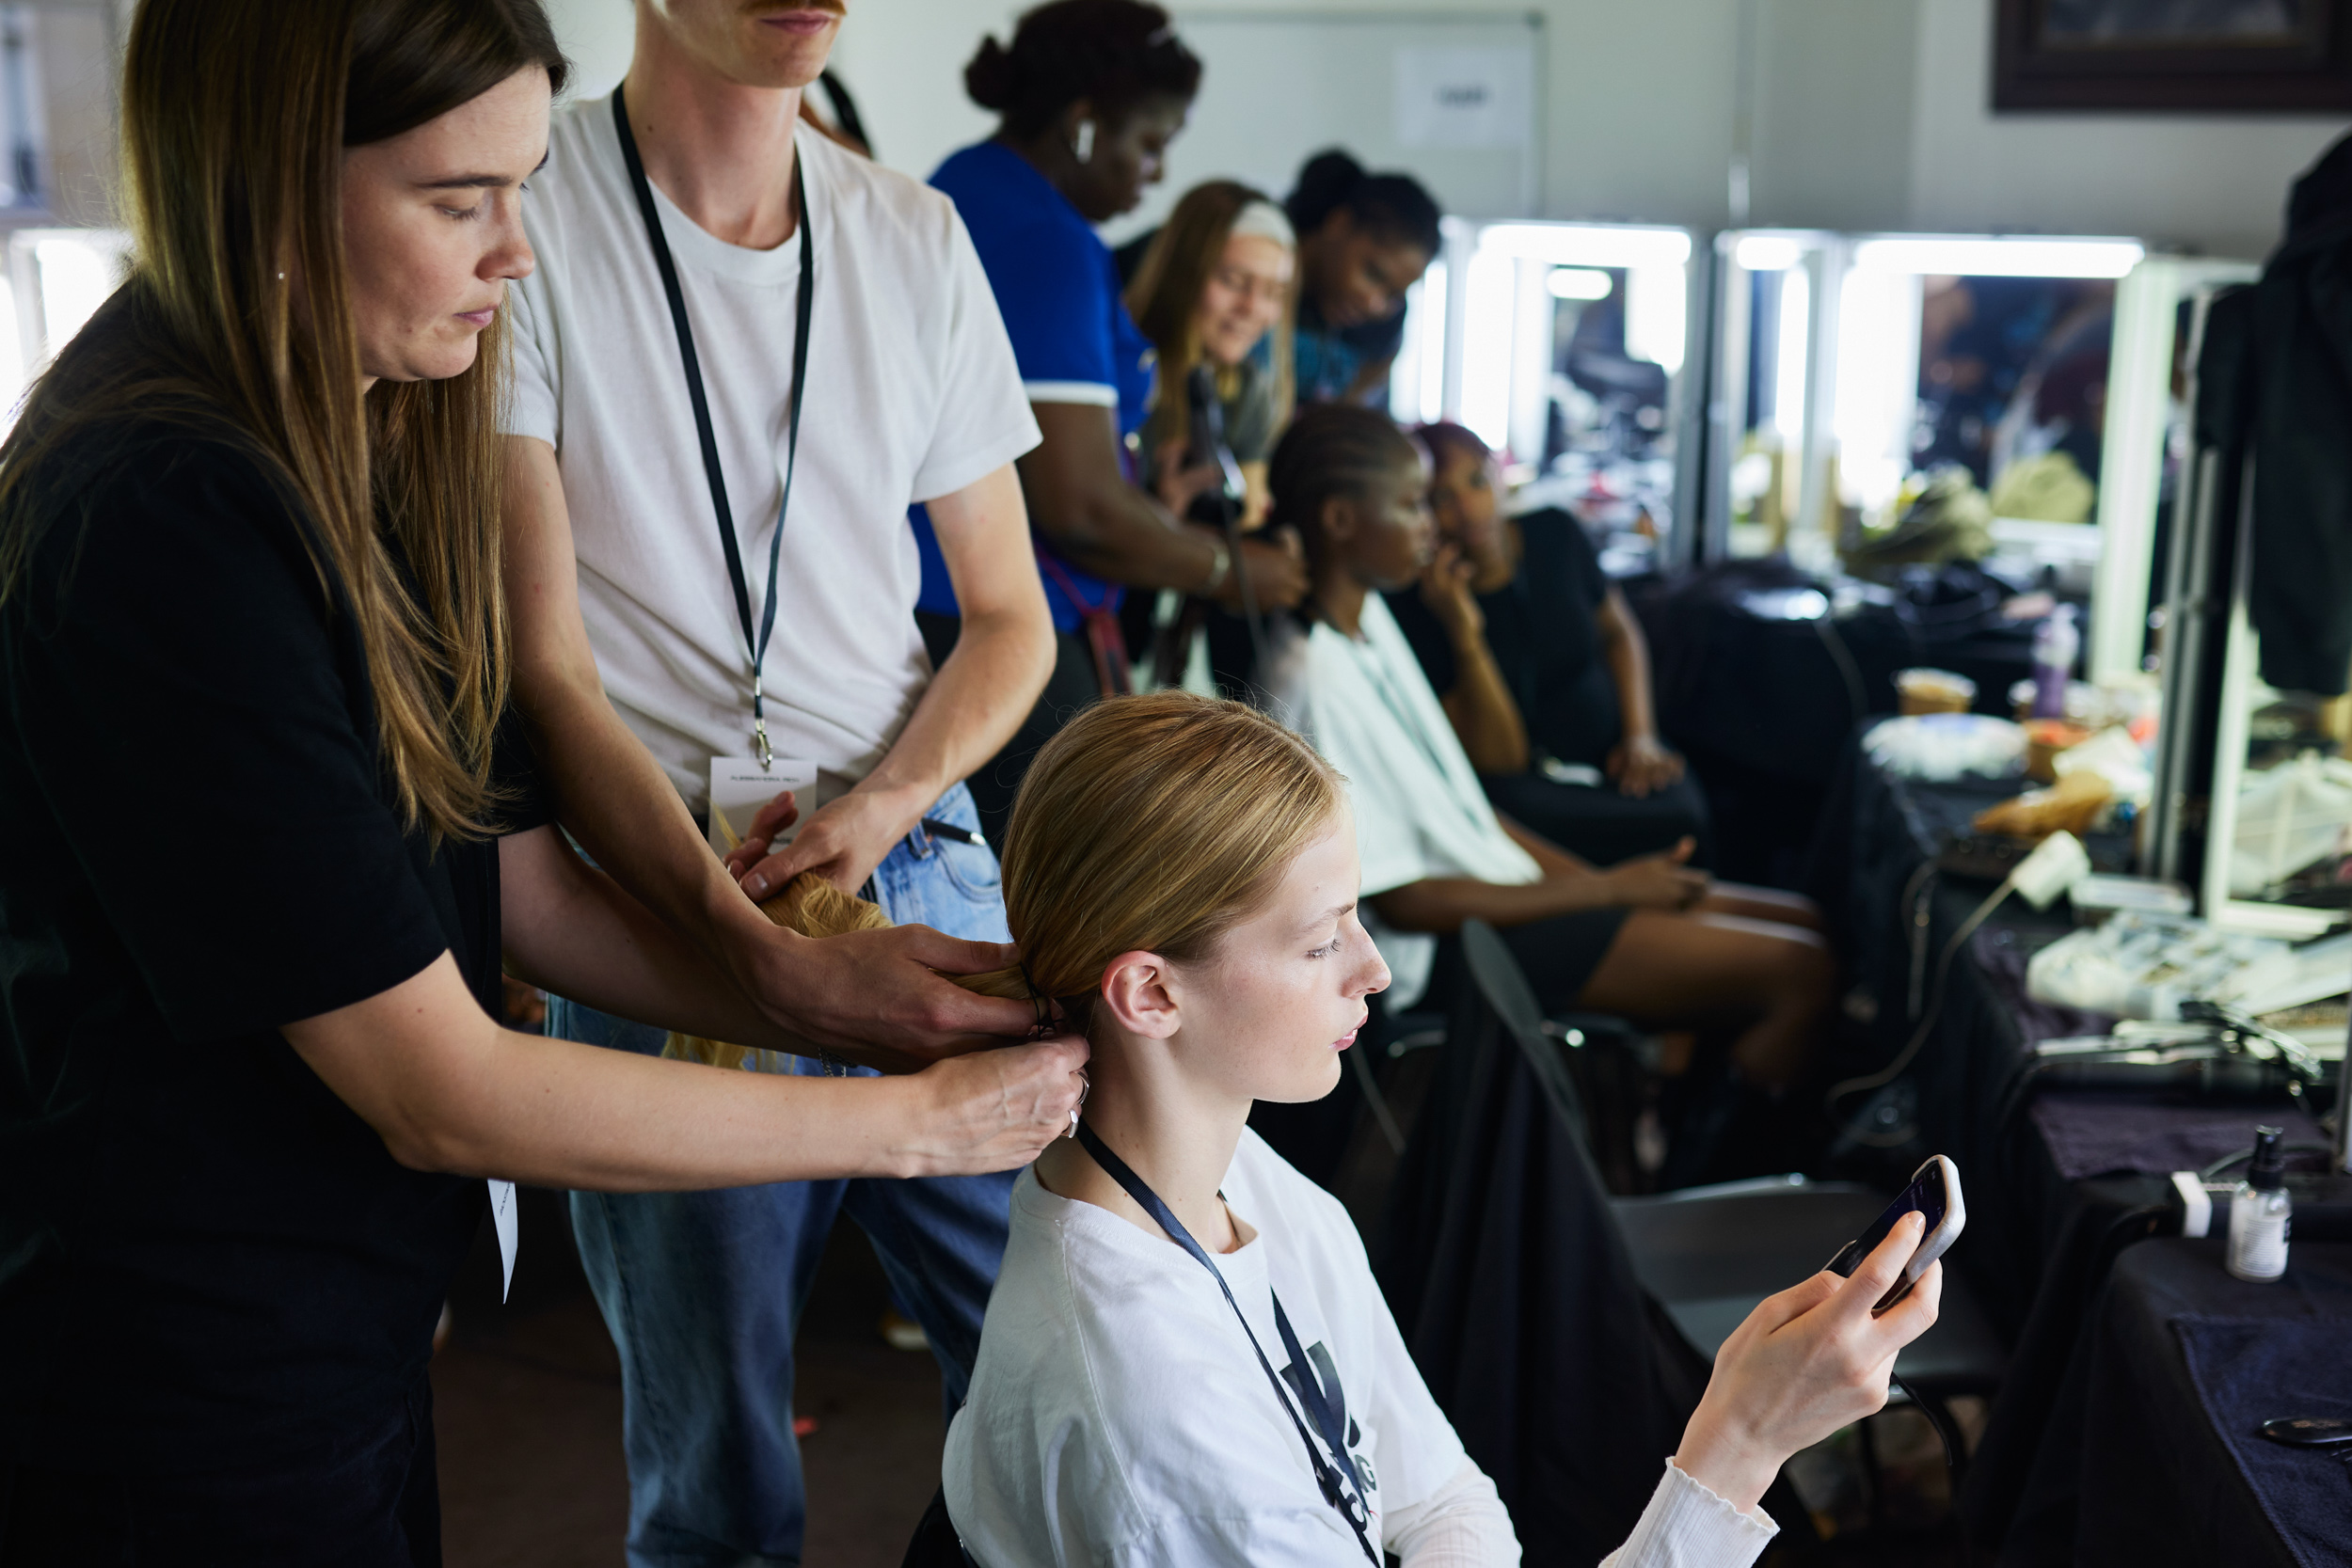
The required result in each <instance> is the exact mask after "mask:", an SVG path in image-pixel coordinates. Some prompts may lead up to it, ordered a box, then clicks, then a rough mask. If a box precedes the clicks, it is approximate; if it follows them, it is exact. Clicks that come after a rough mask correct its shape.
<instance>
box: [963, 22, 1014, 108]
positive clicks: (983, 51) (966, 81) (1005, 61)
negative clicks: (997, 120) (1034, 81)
mask: <svg viewBox="0 0 2352 1568" xmlns="http://www.w3.org/2000/svg"><path fill="white" fill-rule="evenodd" d="M1018 76H1019V70H1018V68H1017V67H1015V66H1014V64H1013V60H1012V51H1011V50H1009V49H1007V48H1006V47H1005V46H1004V45H1003V44H1001V43H998V42H997V41H996V40H995V39H994V38H993V37H991V38H984V39H982V40H980V51H979V53H978V54H977V55H973V56H972V62H971V63H970V64H969V65H967V66H965V67H964V68H963V90H964V91H965V92H966V93H969V94H970V95H971V98H972V102H973V103H977V104H978V105H979V106H980V107H981V108H983V109H986V110H988V111H989V112H990V113H992V114H1002V113H1003V112H1004V111H1005V109H1006V108H1007V107H1008V106H1009V104H1010V103H1012V101H1013V84H1014V82H1015V80H1016V79H1017V77H1018Z"/></svg>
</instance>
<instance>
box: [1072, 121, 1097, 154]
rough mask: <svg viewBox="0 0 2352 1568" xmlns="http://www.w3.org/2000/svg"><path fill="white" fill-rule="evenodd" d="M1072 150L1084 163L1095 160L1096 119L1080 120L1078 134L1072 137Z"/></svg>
mask: <svg viewBox="0 0 2352 1568" xmlns="http://www.w3.org/2000/svg"><path fill="white" fill-rule="evenodd" d="M1070 150H1071V151H1072V153H1073V154H1074V155H1075V156H1076V157H1077V160H1078V162H1080V163H1082V164H1090V163H1092V162H1094V121H1092V120H1090V119H1082V120H1080V121H1078V131H1077V135H1074V136H1073V137H1072V138H1071V143H1070Z"/></svg>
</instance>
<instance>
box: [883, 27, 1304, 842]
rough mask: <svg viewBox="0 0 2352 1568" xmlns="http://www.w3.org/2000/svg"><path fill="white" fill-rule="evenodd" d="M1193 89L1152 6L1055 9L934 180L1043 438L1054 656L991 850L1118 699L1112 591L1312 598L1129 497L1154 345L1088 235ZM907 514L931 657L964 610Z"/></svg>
mask: <svg viewBox="0 0 2352 1568" xmlns="http://www.w3.org/2000/svg"><path fill="white" fill-rule="evenodd" d="M964 87H965V88H966V90H968V91H969V92H970V93H971V95H972V100H973V102H974V103H977V104H979V105H980V106H981V107H982V108H984V109H990V110H993V111H994V112H995V113H996V114H998V115H999V116H1001V117H1002V122H1001V123H1000V124H999V125H998V127H997V130H996V134H995V135H993V136H991V137H990V138H989V139H988V140H986V141H984V142H980V143H978V144H977V145H976V146H972V147H967V148H965V149H963V150H961V151H960V152H957V153H955V154H954V155H953V156H951V157H949V158H948V159H947V161H946V163H944V164H942V165H940V166H939V169H938V171H937V172H936V173H934V174H933V175H932V176H931V183H932V184H933V185H935V186H937V187H938V188H939V189H941V190H943V191H945V192H946V193H947V194H948V195H949V196H950V197H952V198H954V199H955V203H956V207H957V209H958V211H959V212H961V214H962V216H963V221H964V226H965V228H967V229H968V230H970V231H971V234H972V243H973V245H974V246H975V248H977V250H978V251H979V255H980V264H981V266H983V267H984V268H985V269H986V270H987V272H988V278H989V282H990V284H991V285H992V286H993V288H994V290H995V293H996V304H997V308H998V309H1000V310H1001V311H1002V312H1003V313H1004V318H1005V327H1006V330H1007V331H1008V332H1009V334H1010V336H1011V338H1012V348H1013V354H1014V356H1015V357H1016V358H1017V359H1018V360H1019V361H1020V364H1021V376H1022V380H1023V382H1024V383H1025V386H1026V388H1027V390H1028V394H1029V403H1030V406H1031V407H1032V408H1033V409H1034V410H1035V412H1036V414H1037V422H1038V428H1039V429H1040V430H1041V432H1042V433H1043V436H1044V439H1043V441H1042V442H1041V444H1040V445H1039V446H1038V447H1037V448H1036V450H1034V451H1031V452H1030V453H1029V454H1028V455H1027V456H1025V457H1024V458H1022V459H1020V463H1019V467H1020V470H1021V485H1022V490H1023V493H1024V494H1025V497H1026V499H1027V500H1028V505H1029V522H1030V526H1031V529H1032V531H1033V532H1034V535H1035V539H1036V544H1037V559H1038V568H1039V571H1040V572H1041V574H1042V576H1043V578H1044V580H1045V596H1046V600H1047V602H1048V604H1049V605H1050V606H1051V607H1052V609H1053V612H1054V629H1055V631H1056V633H1057V657H1056V662H1055V667H1054V674H1053V678H1052V679H1051V680H1050V681H1049V682H1048V683H1047V685H1046V688H1045V695H1044V696H1043V697H1042V698H1041V699H1040V701H1039V703H1038V705H1037V707H1036V709H1035V710H1034V711H1033V712H1032V713H1031V715H1030V717H1029V721H1028V722H1027V723H1026V724H1025V725H1024V726H1023V727H1022V728H1021V730H1020V732H1019V733H1018V734H1016V735H1015V736H1013V738H1012V740H1011V741H1010V742H1009V744H1008V745H1007V746H1006V748H1005V750H1004V751H1003V752H1001V753H999V755H998V756H997V757H996V758H995V759H994V760H993V761H992V762H990V763H989V764H987V765H985V766H983V767H982V768H980V770H979V771H978V772H977V773H976V774H975V775H973V777H972V780H971V786H972V793H973V796H974V798H975V799H976V800H977V801H978V803H979V809H980V819H981V822H982V824H983V825H984V826H985V827H986V829H987V832H988V835H989V837H990V838H991V839H993V840H999V841H1001V839H1002V836H1003V832H1004V828H1005V825H1006V822H1007V819H1008V818H1009V816H1010V813H1011V810H1012V792H1013V789H1014V786H1016V785H1017V784H1019V783H1020V781H1021V773H1022V771H1023V770H1024V769H1025V768H1026V767H1027V765H1028V759H1029V757H1030V756H1031V755H1033V754H1034V753H1035V752H1036V751H1037V749H1038V747H1040V746H1041V745H1042V744H1044V742H1045V741H1046V739H1047V738H1048V737H1050V736H1052V735H1053V734H1054V732H1055V731H1056V730H1057V729H1059V728H1060V727H1061V724H1062V723H1063V721H1066V720H1067V719H1068V718H1069V717H1070V715H1071V714H1072V713H1073V712H1075V711H1076V710H1077V709H1078V708H1080V707H1083V706H1084V705H1087V704H1088V703H1089V702H1092V701H1093V700H1094V699H1095V698H1096V697H1098V696H1101V695H1103V694H1104V693H1106V692H1110V691H1115V690H1121V689H1124V688H1125V685H1126V673H1127V672H1126V650H1125V638H1124V635H1123V634H1122V632H1121V631H1120V624H1119V606H1120V596H1121V594H1122V593H1123V591H1124V590H1126V589H1129V588H1142V589H1158V588H1175V589H1181V590H1183V591H1184V592H1185V593H1187V594H1198V595H1200V596H1202V597H1206V598H1215V599H1218V600H1221V601H1223V602H1224V603H1225V604H1226V605H1227V606H1228V607H1229V608H1232V609H1239V608H1240V607H1241V603H1242V597H1241V595H1242V587H1243V584H1244V582H1245V581H1246V582H1247V584H1248V588H1249V590H1250V592H1251V593H1252V594H1254V596H1255V598H1256V601H1257V603H1258V604H1260V605H1262V606H1265V607H1269V608H1271V607H1277V606H1281V607H1287V606H1290V605H1293V604H1295V603H1296V602H1297V601H1298V599H1299V596H1300V595H1301V594H1304V593H1305V592H1306V582H1307V579H1306V575H1305V568H1304V566H1303V565H1302V564H1301V562H1300V561H1299V559H1298V557H1297V555H1296V553H1295V551H1293V550H1290V549H1286V548H1284V547H1283V546H1280V545H1278V544H1271V543H1266V542H1263V541H1259V540H1247V541H1245V542H1244V543H1243V544H1242V546H1241V547H1240V549H1239V550H1238V551H1234V550H1232V549H1230V548H1229V547H1228V546H1227V544H1226V541H1225V538H1224V536H1223V535H1222V534H1220V533H1218V532H1217V531H1215V530H1212V529H1208V528H1200V527H1195V526H1191V525H1188V524H1184V523H1180V522H1179V521H1178V520H1177V519H1176V518H1175V517H1174V516H1172V515H1169V513H1168V509H1167V508H1166V507H1165V506H1163V505H1161V504H1160V503H1159V502H1158V501H1157V500H1156V499H1153V498H1152V496H1151V495H1150V493H1149V492H1147V491H1145V490H1144V489H1143V488H1141V487H1140V486H1139V485H1138V484H1137V483H1136V480H1137V478H1138V475H1137V472H1136V463H1135V458H1134V454H1133V453H1132V451H1130V450H1129V448H1128V446H1127V441H1128V438H1129V437H1131V436H1134V435H1135V434H1136V432H1137V431H1138V430H1140V429H1141V428H1142V425H1143V421H1144V416H1145V415H1146V413H1147V412H1148V411H1149V410H1150V407H1151V402H1152V345H1151V344H1150V342H1149V341H1146V339H1145V338H1144V336H1143V334H1142V333H1141V332H1140V331H1139V330H1137V328H1136V324H1135V320H1134V318H1133V317H1132V316H1130V315H1129V314H1128V311H1127V307H1126V305H1125V304H1124V302H1122V301H1121V299H1120V277H1119V267H1118V263H1117V262H1116V261H1115V260H1114V259H1113V257H1112V255H1111V252H1110V250H1109V248H1108V247H1107V246H1105V245H1104V244H1103V242H1102V240H1101V239H1100V238H1099V237H1098V236H1097V235H1096V234H1095V232H1094V227H1093V226H1094V225H1096V224H1098V223H1104V222H1107V221H1108V220H1109V219H1111V218H1114V217H1117V216H1118V215H1119V214H1121V213H1125V212H1129V211H1132V210H1133V209H1134V208H1135V206H1136V203H1138V202H1140V201H1141V200H1142V199H1143V193H1144V191H1145V189H1146V188H1147V187H1149V186H1151V185H1153V184H1156V183H1157V182H1159V180H1160V178H1161V174H1162V170H1163V160H1164V159H1165V157H1166V154H1167V150H1168V143H1169V142H1170V141H1172V140H1174V139H1175V137H1176V135H1177V133H1178V132H1180V131H1182V130H1183V129H1184V116H1185V114H1186V112H1187V111H1188V110H1189V109H1190V108H1191V105H1192V98H1193V94H1194V93H1195V92H1196V91H1197V90H1198V89H1199V87H1200V60H1199V59H1197V58H1196V57H1195V56H1194V55H1193V54H1192V53H1191V51H1189V50H1187V49H1186V48H1185V47H1184V41H1183V40H1181V39H1179V38H1178V37H1177V36H1176V33H1175V29H1174V28H1173V27H1172V26H1171V25H1170V24H1169V22H1168V13H1167V12H1166V11H1165V10H1163V9H1161V8H1159V7H1158V6H1154V5H1147V4H1143V3H1141V0H1053V3H1052V4H1049V5H1043V6H1040V7H1038V8H1036V9H1034V10H1031V11H1029V12H1028V13H1027V14H1026V15H1025V16H1023V17H1022V19H1021V24H1020V26H1019V27H1018V28H1017V29H1016V30H1015V31H1014V33H1013V37H1012V41H1011V42H1010V43H1009V44H1007V43H1000V42H998V41H997V40H995V39H993V38H991V39H988V40H985V41H983V42H982V43H981V45H980V49H979V53H978V54H977V55H974V56H973V58H972V63H971V64H970V65H969V66H967V67H965V69H964ZM917 513H918V515H917V516H916V518H915V537H916V540H917V542H918V544H919V545H920V546H922V549H923V593H922V596H921V598H920V599H919V600H918V601H917V604H918V612H917V617H916V619H917V620H918V622H919V623H920V624H921V625H922V626H923V631H924V637H925V640H926V641H928V642H929V643H930V649H931V657H933V658H934V659H938V658H941V657H945V654H946V650H947V649H948V648H949V647H952V646H953V645H954V641H955V638H956V635H957V632H958V630H959V629H960V627H959V624H958V622H957V620H956V619H955V617H956V616H957V614H958V609H957V604H956V598H955V592H954V589H953V587H952V585H951V584H950V583H949V581H948V579H947V574H946V570H945V569H944V566H943V563H942V562H941V560H940V558H939V555H938V552H937V550H936V549H935V548H934V547H933V546H932V543H931V538H930V531H929V527H928V521H927V519H925V518H923V517H922V516H921V515H919V514H920V509H919V508H918V509H917Z"/></svg>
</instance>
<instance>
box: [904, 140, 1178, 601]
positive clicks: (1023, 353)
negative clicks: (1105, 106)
mask: <svg viewBox="0 0 2352 1568" xmlns="http://www.w3.org/2000/svg"><path fill="white" fill-rule="evenodd" d="M931 184H932V185H933V186H934V187H936V188H937V189H939V190H942V191H945V192H946V194H947V196H948V197H949V198H951V199H952V200H953V201H954V202H955V204H956V211H957V212H958V213H959V214H961V215H962V218H963V226H964V228H965V229H966V230H970V232H971V235H972V245H973V248H974V249H976V250H977V251H978V252H979V255H980V266H981V268H982V269H983V270H984V271H986V272H987V274H988V281H989V285H990V287H991V288H993V290H994V291H995V293H996V309H997V310H998V311H999V312H1000V313H1001V314H1002V315H1003V316H1004V318H1005V332H1006V334H1007V335H1008V336H1009V337H1010V338H1011V340H1012V352H1013V357H1014V358H1015V359H1016V360H1018V361H1019V363H1020V366H1021V380H1022V383H1023V386H1024V387H1025V389H1026V390H1027V392H1028V394H1029V401H1030V402H1031V403H1091V404H1101V405H1102V406H1103V407H1104V408H1109V409H1114V410H1116V411H1117V414H1118V417H1119V434H1120V440H1121V445H1122V454H1121V461H1122V462H1123V463H1124V464H1125V465H1126V467H1127V470H1128V478H1129V479H1130V480H1131V481H1132V480H1133V479H1134V477H1135V472H1134V464H1133V461H1132V458H1131V456H1129V455H1128V454H1126V453H1125V452H1124V450H1123V448H1124V441H1125V438H1126V437H1127V436H1132V435H1133V434H1135V432H1136V431H1137V430H1140V429H1141V428H1142V427H1143V420H1144V416H1145V415H1146V414H1148V413H1149V412H1150V411H1151V406H1152V345H1151V343H1150V341H1148V340H1147V339H1145V337H1144V336H1143V333H1142V332H1141V331H1140V330H1139V329H1138V328H1137V327H1136V324H1135V318H1133V317H1132V316H1130V315H1128V314H1127V304H1126V301H1125V300H1123V299H1121V298H1120V288H1119V263H1118V261H1116V260H1115V259H1114V258H1113V257H1112V255H1111V252H1110V247H1109V246H1108V245H1104V243H1103V241H1102V239H1101V237H1100V236H1099V235H1097V234H1096V233H1095V232H1094V229H1093V226H1092V225H1090V224H1089V223H1088V222H1087V220H1086V218H1085V217H1084V216H1083V215H1082V214H1080V213H1079V211H1078V209H1077V208H1075V207H1073V206H1072V205H1071V204H1070V199H1069V198H1067V197H1065V196H1063V195H1062V194H1061V192H1059V191H1057V190H1056V189H1055V188H1054V187H1053V185H1052V184H1051V183H1049V182H1047V180H1046V178H1045V176H1043V175H1042V174H1040V173H1039V172H1038V171H1037V169H1036V168H1035V167H1034V166H1032V165H1031V164H1030V163H1029V161H1028V160H1027V159H1025V158H1024V157H1022V156H1021V154H1020V153H1018V152H1015V151H1014V150H1012V149H1011V148H1009V147H1006V146H1004V145H1003V144H1002V143H1000V142H993V141H984V142H981V143H979V144H978V145H977V146H974V147H967V148H965V149H964V150H962V151H961V152H957V153H954V154H952V155H951V156H950V157H949V158H948V159H947V161H946V163H944V164H942V165H940V166H939V168H938V171H937V172H936V173H934V174H933V175H932V176H931ZM907 516H908V521H909V522H911V523H912V524H913V525H914V541H915V545H916V547H917V548H918V549H920V550H921V552H922V557H923V590H922V593H921V594H920V595H919V596H918V597H917V599H916V600H915V604H916V608H918V609H921V610H930V611H931V612H932V613H934V614H938V615H953V614H956V613H957V607H956V594H955V589H954V587H953V586H952V585H951V584H950V583H949V582H948V580H947V568H946V563H945V562H943V561H942V560H941V558H940V554H939V544H938V541H937V540H936V539H934V538H933V537H932V534H931V524H930V515H928V514H927V513H925V511H924V510H923V509H922V508H921V507H919V506H917V507H914V508H911V509H910V510H909V512H908V514H907ZM1031 539H1032V543H1034V544H1035V546H1036V547H1037V556H1038V564H1039V569H1040V572H1041V576H1042V577H1043V578H1044V579H1045V600H1046V603H1047V604H1048V605H1049V606H1051V607H1052V610H1053V612H1054V626H1056V628H1057V629H1058V630H1061V631H1075V630H1077V629H1078V616H1079V606H1078V605H1077V604H1076V603H1073V600H1072V597H1071V595H1072V594H1073V592H1074V593H1075V594H1077V595H1078V596H1079V597H1080V598H1081V599H1083V600H1084V602H1085V606H1086V608H1087V609H1089V610H1093V609H1103V610H1117V609H1118V608H1119V589H1118V587H1117V586H1116V585H1115V584H1111V583H1106V582H1104V581H1103V580H1102V579H1101V578H1095V577H1090V576H1089V575H1088V574H1086V573H1084V572H1081V571H1079V570H1078V569H1077V568H1076V567H1074V566H1073V565H1071V564H1070V563H1069V562H1066V561H1064V560H1062V559H1061V558H1060V557H1059V556H1058V555H1057V554H1055V553H1054V551H1053V550H1052V548H1051V547H1050V546H1048V545H1047V544H1046V543H1045V541H1044V540H1043V539H1042V538H1041V537H1038V536H1037V535H1036V534H1034V533H1032V535H1031Z"/></svg>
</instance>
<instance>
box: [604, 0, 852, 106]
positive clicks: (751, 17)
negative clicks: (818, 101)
mask: <svg viewBox="0 0 2352 1568" xmlns="http://www.w3.org/2000/svg"><path fill="white" fill-rule="evenodd" d="M846 8H847V0H649V4H648V5H647V6H646V8H645V10H644V12H643V13H641V14H642V15H643V16H644V20H645V21H647V22H649V23H650V24H652V25H654V26H656V27H659V28H660V29H662V30H663V31H664V32H666V33H667V34H668V35H669V36H670V38H671V40H673V41H674V42H675V43H676V44H677V46H678V47H679V48H681V49H683V50H685V52H686V53H687V54H689V55H692V56H693V57H694V58H695V59H697V60H699V61H700V62H701V63H702V64H703V65H704V66H705V67H707V69H709V70H710V71H714V72H716V73H717V74H718V75H720V76H722V77H724V78H725V79H726V80H727V81H730V82H733V83H736V84H737V85H738V86H740V87H806V86H808V85H809V84H810V83H811V82H814V81H815V80H817V78H818V76H820V75H822V74H823V73H824V70H825V61H826V59H827V58H828V57H829V56H830V55H832V54H833V40H834V37H835V36H836V35H838V34H839V33H840V31H841V21H842V18H843V16H844V14H845V13H846Z"/></svg>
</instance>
